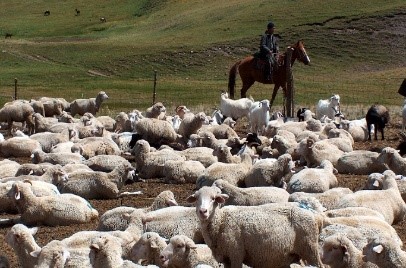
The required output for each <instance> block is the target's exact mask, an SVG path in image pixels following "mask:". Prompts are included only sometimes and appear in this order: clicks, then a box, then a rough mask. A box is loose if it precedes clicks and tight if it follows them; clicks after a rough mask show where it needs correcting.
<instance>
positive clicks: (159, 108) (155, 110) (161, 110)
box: [145, 102, 166, 120]
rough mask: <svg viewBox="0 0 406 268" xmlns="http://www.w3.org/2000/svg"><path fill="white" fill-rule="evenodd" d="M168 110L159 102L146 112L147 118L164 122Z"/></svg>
mask: <svg viewBox="0 0 406 268" xmlns="http://www.w3.org/2000/svg"><path fill="white" fill-rule="evenodd" d="M165 113H166V108H165V106H164V105H163V104H162V102H157V103H155V104H154V105H152V106H151V107H149V108H147V110H146V111H145V117H146V118H156V119H160V120H163V119H164V118H165Z"/></svg>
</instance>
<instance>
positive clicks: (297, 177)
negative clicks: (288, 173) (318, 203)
mask: <svg viewBox="0 0 406 268" xmlns="http://www.w3.org/2000/svg"><path fill="white" fill-rule="evenodd" d="M336 174H338V172H337V169H335V168H334V167H333V164H331V162H330V161H328V160H323V161H322V162H321V164H320V166H318V167H316V168H305V169H302V170H301V171H299V172H298V173H295V174H293V175H292V178H291V179H290V181H289V183H288V188H287V191H288V192H289V193H293V192H307V193H322V192H325V191H327V190H328V189H330V188H334V187H337V186H338V180H337V177H336V176H335V175H336Z"/></svg>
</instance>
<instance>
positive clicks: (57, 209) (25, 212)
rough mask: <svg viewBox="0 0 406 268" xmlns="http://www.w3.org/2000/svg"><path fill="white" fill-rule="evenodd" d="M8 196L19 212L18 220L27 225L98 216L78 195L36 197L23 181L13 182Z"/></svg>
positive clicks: (74, 221) (66, 223) (68, 222)
mask: <svg viewBox="0 0 406 268" xmlns="http://www.w3.org/2000/svg"><path fill="white" fill-rule="evenodd" d="M9 196H10V197H12V198H13V201H14V203H15V205H16V207H17V209H18V211H19V213H20V214H21V216H20V218H19V219H18V221H21V222H23V223H24V224H27V225H30V224H44V225H48V226H59V225H69V224H77V223H85V222H90V221H92V220H94V219H95V218H97V217H98V212H97V210H95V209H94V208H92V206H91V205H90V204H89V202H87V201H86V200H85V199H83V198H81V197H79V196H75V195H71V194H61V195H54V196H41V197H37V196H35V195H34V193H33V192H32V190H31V187H30V186H28V185H27V184H26V183H23V182H15V183H14V184H13V186H12V188H11V190H10V192H9Z"/></svg>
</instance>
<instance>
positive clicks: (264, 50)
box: [259, 22, 279, 80]
mask: <svg viewBox="0 0 406 268" xmlns="http://www.w3.org/2000/svg"><path fill="white" fill-rule="evenodd" d="M274 31H275V24H273V22H269V23H268V26H267V30H266V31H265V33H264V34H263V35H262V37H261V44H260V45H259V53H260V57H261V59H266V60H267V62H268V66H267V67H266V68H265V75H266V80H272V68H275V67H277V62H276V59H275V55H276V54H277V53H278V52H279V47H278V44H277V43H276V41H277V40H276V37H275V36H274V34H273V33H274Z"/></svg>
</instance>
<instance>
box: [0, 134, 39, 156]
mask: <svg viewBox="0 0 406 268" xmlns="http://www.w3.org/2000/svg"><path fill="white" fill-rule="evenodd" d="M35 150H41V144H40V143H39V142H38V141H36V140H33V139H30V138H26V137H13V138H10V139H7V140H4V141H1V142H0V154H1V156H3V157H10V156H13V157H30V156H31V155H32V153H33V152H34V151H35Z"/></svg>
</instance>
